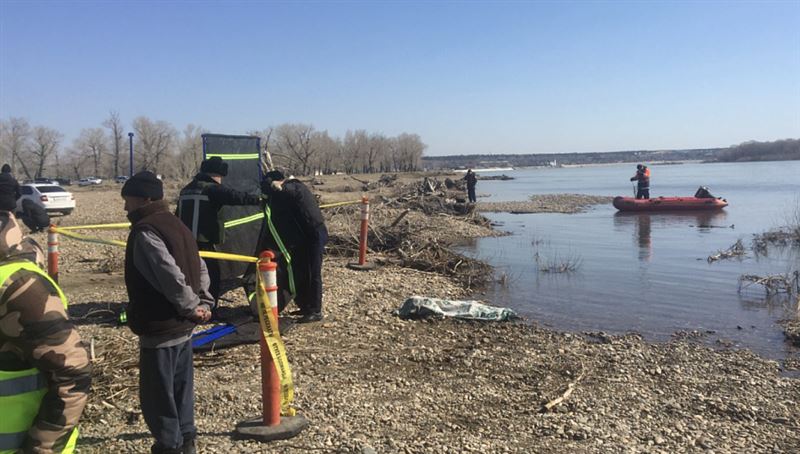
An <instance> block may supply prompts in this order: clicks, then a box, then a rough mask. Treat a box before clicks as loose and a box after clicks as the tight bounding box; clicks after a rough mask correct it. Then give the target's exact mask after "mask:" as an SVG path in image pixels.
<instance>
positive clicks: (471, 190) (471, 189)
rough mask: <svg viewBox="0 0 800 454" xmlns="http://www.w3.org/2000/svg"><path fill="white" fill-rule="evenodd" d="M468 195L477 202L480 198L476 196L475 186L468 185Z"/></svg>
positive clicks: (471, 200) (473, 201)
mask: <svg viewBox="0 0 800 454" xmlns="http://www.w3.org/2000/svg"><path fill="white" fill-rule="evenodd" d="M467 197H469V201H470V202H472V203H475V202H476V201H477V200H478V198H477V197H475V186H467Z"/></svg>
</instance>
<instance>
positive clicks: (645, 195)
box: [636, 187, 650, 199]
mask: <svg viewBox="0 0 800 454" xmlns="http://www.w3.org/2000/svg"><path fill="white" fill-rule="evenodd" d="M636 198H637V199H649V198H650V188H649V187H648V188H636Z"/></svg>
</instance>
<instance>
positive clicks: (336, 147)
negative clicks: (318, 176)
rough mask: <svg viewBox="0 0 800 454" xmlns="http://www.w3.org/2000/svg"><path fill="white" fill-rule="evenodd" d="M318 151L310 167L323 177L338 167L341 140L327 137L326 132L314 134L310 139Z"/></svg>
mask: <svg viewBox="0 0 800 454" xmlns="http://www.w3.org/2000/svg"><path fill="white" fill-rule="evenodd" d="M311 140H312V141H313V142H314V147H315V148H316V149H317V150H318V152H317V155H316V159H314V161H313V163H312V166H313V168H314V169H315V170H316V171H319V172H320V173H322V174H323V175H328V174H332V173H334V172H335V171H336V170H337V168H338V167H337V166H338V165H340V162H339V161H340V153H341V149H342V144H341V140H339V139H334V138H332V137H331V136H330V135H328V131H322V132H317V133H314V136H313V137H312V139H311Z"/></svg>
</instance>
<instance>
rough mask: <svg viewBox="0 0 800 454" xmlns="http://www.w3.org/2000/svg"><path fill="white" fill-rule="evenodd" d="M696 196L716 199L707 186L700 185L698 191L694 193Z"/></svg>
mask: <svg viewBox="0 0 800 454" xmlns="http://www.w3.org/2000/svg"><path fill="white" fill-rule="evenodd" d="M694 196H695V197H697V198H698V199H715V198H716V197H714V196H713V195H711V192H710V191H709V190H708V188H707V187H705V186H700V187H699V188H697V192H695V193H694Z"/></svg>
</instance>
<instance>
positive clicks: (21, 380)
mask: <svg viewBox="0 0 800 454" xmlns="http://www.w3.org/2000/svg"><path fill="white" fill-rule="evenodd" d="M29 370H31V371H33V373H32V374H31V375H25V376H22V377H14V378H7V379H0V397H5V396H13V395H16V394H25V393H29V392H31V391H37V390H39V389H43V388H46V387H47V380H46V379H45V378H44V375H42V374H41V373H39V371H38V370H37V369H29Z"/></svg>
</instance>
